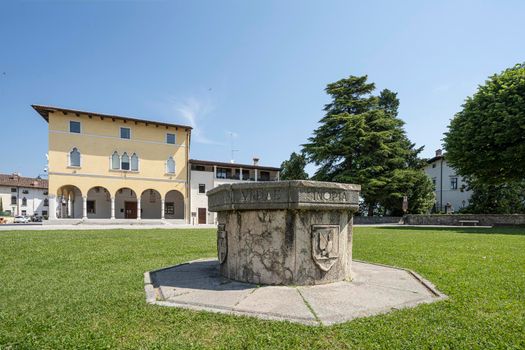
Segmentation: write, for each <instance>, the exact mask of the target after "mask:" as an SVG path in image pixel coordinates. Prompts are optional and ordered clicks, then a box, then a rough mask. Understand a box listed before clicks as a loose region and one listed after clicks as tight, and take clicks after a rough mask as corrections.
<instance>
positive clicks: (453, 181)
mask: <svg viewBox="0 0 525 350" xmlns="http://www.w3.org/2000/svg"><path fill="white" fill-rule="evenodd" d="M450 189H451V190H457V189H458V178H457V177H451V178H450Z"/></svg>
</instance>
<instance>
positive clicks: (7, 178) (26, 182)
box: [0, 174, 48, 189]
mask: <svg viewBox="0 0 525 350" xmlns="http://www.w3.org/2000/svg"><path fill="white" fill-rule="evenodd" d="M0 186H11V187H27V188H31V187H32V188H43V189H46V188H48V182H47V180H45V179H39V178H34V177H23V176H20V175H17V174H0Z"/></svg>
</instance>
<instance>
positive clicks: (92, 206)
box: [86, 201, 96, 214]
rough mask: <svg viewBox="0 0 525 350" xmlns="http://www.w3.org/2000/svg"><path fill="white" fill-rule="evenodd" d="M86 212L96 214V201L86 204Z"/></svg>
mask: <svg viewBox="0 0 525 350" xmlns="http://www.w3.org/2000/svg"><path fill="white" fill-rule="evenodd" d="M86 211H87V213H88V214H96V212H95V201H87V202H86Z"/></svg>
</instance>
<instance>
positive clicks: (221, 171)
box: [217, 168, 231, 179]
mask: <svg viewBox="0 0 525 350" xmlns="http://www.w3.org/2000/svg"><path fill="white" fill-rule="evenodd" d="M230 174H231V170H230V169H226V168H217V179H227V178H229V177H230V176H229V175H230Z"/></svg>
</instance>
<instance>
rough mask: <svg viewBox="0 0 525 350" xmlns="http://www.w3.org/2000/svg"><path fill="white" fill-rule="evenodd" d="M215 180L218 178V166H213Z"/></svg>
mask: <svg viewBox="0 0 525 350" xmlns="http://www.w3.org/2000/svg"><path fill="white" fill-rule="evenodd" d="M213 178H214V179H216V178H217V165H214V166H213Z"/></svg>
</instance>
